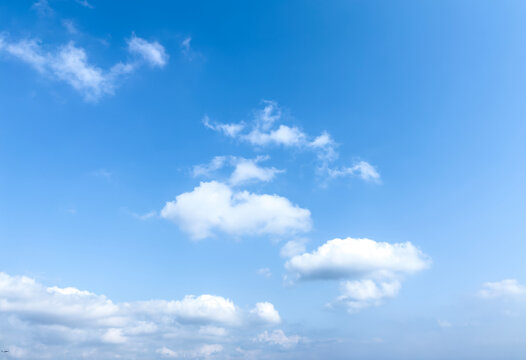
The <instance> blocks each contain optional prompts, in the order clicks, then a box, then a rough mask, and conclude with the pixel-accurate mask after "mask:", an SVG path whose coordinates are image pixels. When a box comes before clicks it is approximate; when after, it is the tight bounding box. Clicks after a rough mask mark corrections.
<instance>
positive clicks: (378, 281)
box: [285, 238, 430, 312]
mask: <svg viewBox="0 0 526 360" xmlns="http://www.w3.org/2000/svg"><path fill="white" fill-rule="evenodd" d="M429 265H430V259H429V257H428V256H426V255H425V254H424V253H422V252H421V251H420V250H419V249H417V248H416V247H415V246H414V245H412V244H411V243H409V242H406V243H396V244H389V243H386V242H377V241H374V240H370V239H353V238H346V239H333V240H329V241H327V242H326V243H325V244H323V245H321V246H320V247H319V248H318V249H316V250H315V251H313V252H311V253H304V254H301V255H296V256H293V257H292V258H290V259H289V260H288V261H287V262H286V264H285V267H286V269H287V270H288V271H289V273H290V274H291V275H292V277H293V278H294V279H297V280H304V281H306V280H342V281H344V282H343V283H342V284H341V292H342V295H341V296H340V297H339V298H338V299H337V301H336V303H343V304H345V305H346V306H347V308H348V310H349V311H350V312H354V311H356V310H359V309H361V308H364V307H368V306H371V305H377V304H379V303H380V300H381V299H383V298H386V297H392V296H395V295H396V294H397V293H398V291H399V289H400V286H401V283H400V281H401V279H402V278H403V276H405V275H409V274H413V273H416V272H418V271H421V270H423V269H426V268H427V267H428V266H429Z"/></svg>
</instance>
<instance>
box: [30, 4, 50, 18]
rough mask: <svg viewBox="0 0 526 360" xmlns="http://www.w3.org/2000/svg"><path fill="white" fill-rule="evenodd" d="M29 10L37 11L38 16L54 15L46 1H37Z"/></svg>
mask: <svg viewBox="0 0 526 360" xmlns="http://www.w3.org/2000/svg"><path fill="white" fill-rule="evenodd" d="M31 8H32V9H33V10H35V11H37V12H38V14H39V15H40V16H53V15H54V14H55V11H54V10H53V9H52V8H51V6H50V5H49V2H48V1H47V0H38V1H36V2H34V3H33V5H32V6H31Z"/></svg>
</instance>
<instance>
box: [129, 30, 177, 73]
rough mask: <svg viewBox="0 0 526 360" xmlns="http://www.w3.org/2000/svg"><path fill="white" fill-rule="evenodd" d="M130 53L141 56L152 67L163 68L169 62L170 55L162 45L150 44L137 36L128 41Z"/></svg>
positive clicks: (154, 42) (155, 42)
mask: <svg viewBox="0 0 526 360" xmlns="http://www.w3.org/2000/svg"><path fill="white" fill-rule="evenodd" d="M128 51H129V52H131V53H134V54H138V55H140V56H141V57H142V58H143V59H144V60H145V61H146V62H147V63H148V64H150V65H151V66H157V67H161V68H162V67H164V66H165V65H166V63H167V62H168V55H167V54H166V51H165V50H164V47H163V46H162V45H161V44H159V43H158V42H157V41H153V42H148V41H146V40H144V39H141V38H140V37H137V36H135V34H133V35H132V37H131V38H130V39H129V40H128Z"/></svg>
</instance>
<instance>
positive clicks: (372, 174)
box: [327, 161, 380, 182]
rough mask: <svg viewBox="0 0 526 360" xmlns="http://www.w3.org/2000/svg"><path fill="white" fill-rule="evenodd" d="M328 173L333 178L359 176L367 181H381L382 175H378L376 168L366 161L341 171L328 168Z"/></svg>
mask: <svg viewBox="0 0 526 360" xmlns="http://www.w3.org/2000/svg"><path fill="white" fill-rule="evenodd" d="M327 172H328V174H329V176H330V177H332V178H336V177H344V176H358V177H360V178H361V179H363V180H365V181H374V182H378V181H380V174H379V173H378V171H376V169H375V168H374V166H372V165H371V164H369V163H368V162H366V161H360V162H358V163H357V164H355V165H353V166H351V167H346V168H341V169H331V168H327Z"/></svg>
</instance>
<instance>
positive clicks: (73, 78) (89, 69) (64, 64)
mask: <svg viewBox="0 0 526 360" xmlns="http://www.w3.org/2000/svg"><path fill="white" fill-rule="evenodd" d="M0 43H2V44H3V46H0V51H2V52H3V53H6V54H8V55H10V56H12V57H14V58H16V59H18V60H20V61H22V62H24V63H27V64H28V65H30V66H31V67H33V68H34V69H35V70H36V71H37V72H39V73H40V74H42V75H44V76H47V77H49V78H53V79H56V80H60V81H64V82H65V83H67V84H68V85H70V86H71V87H73V88H74V89H75V90H77V91H78V92H79V93H81V94H82V95H83V96H84V99H85V100H87V101H97V100H98V99H100V98H101V97H102V96H104V95H112V94H114V91H115V88H116V87H117V83H118V82H119V81H120V80H121V79H122V78H123V77H124V76H125V75H128V74H130V73H132V72H134V71H135V70H136V69H137V68H138V67H139V65H140V63H139V62H138V61H132V62H126V63H122V62H119V63H117V64H115V65H114V66H112V67H111V68H110V69H108V70H103V69H101V68H99V67H97V66H95V65H92V64H90V63H89V61H88V55H87V54H86V51H85V50H84V49H83V48H81V47H78V46H77V45H75V43H73V42H69V43H67V44H64V45H61V46H59V47H58V48H56V50H55V51H52V52H49V51H46V50H45V49H44V46H43V45H42V44H41V43H40V42H39V41H38V40H36V39H29V40H27V39H25V40H20V41H14V42H13V41H7V40H6V39H5V37H2V36H0ZM132 44H133V46H132ZM138 44H139V45H138ZM140 45H142V47H141V46H140ZM141 49H142V50H141ZM129 51H130V52H133V53H138V54H139V58H140V59H144V60H145V61H146V62H148V63H150V64H156V65H158V66H161V64H162V66H164V64H165V63H166V57H164V55H165V54H164V48H163V47H162V46H161V45H160V44H159V43H156V42H154V43H149V42H147V41H146V40H144V39H141V38H138V37H135V36H133V37H132V39H131V40H130V41H129Z"/></svg>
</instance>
